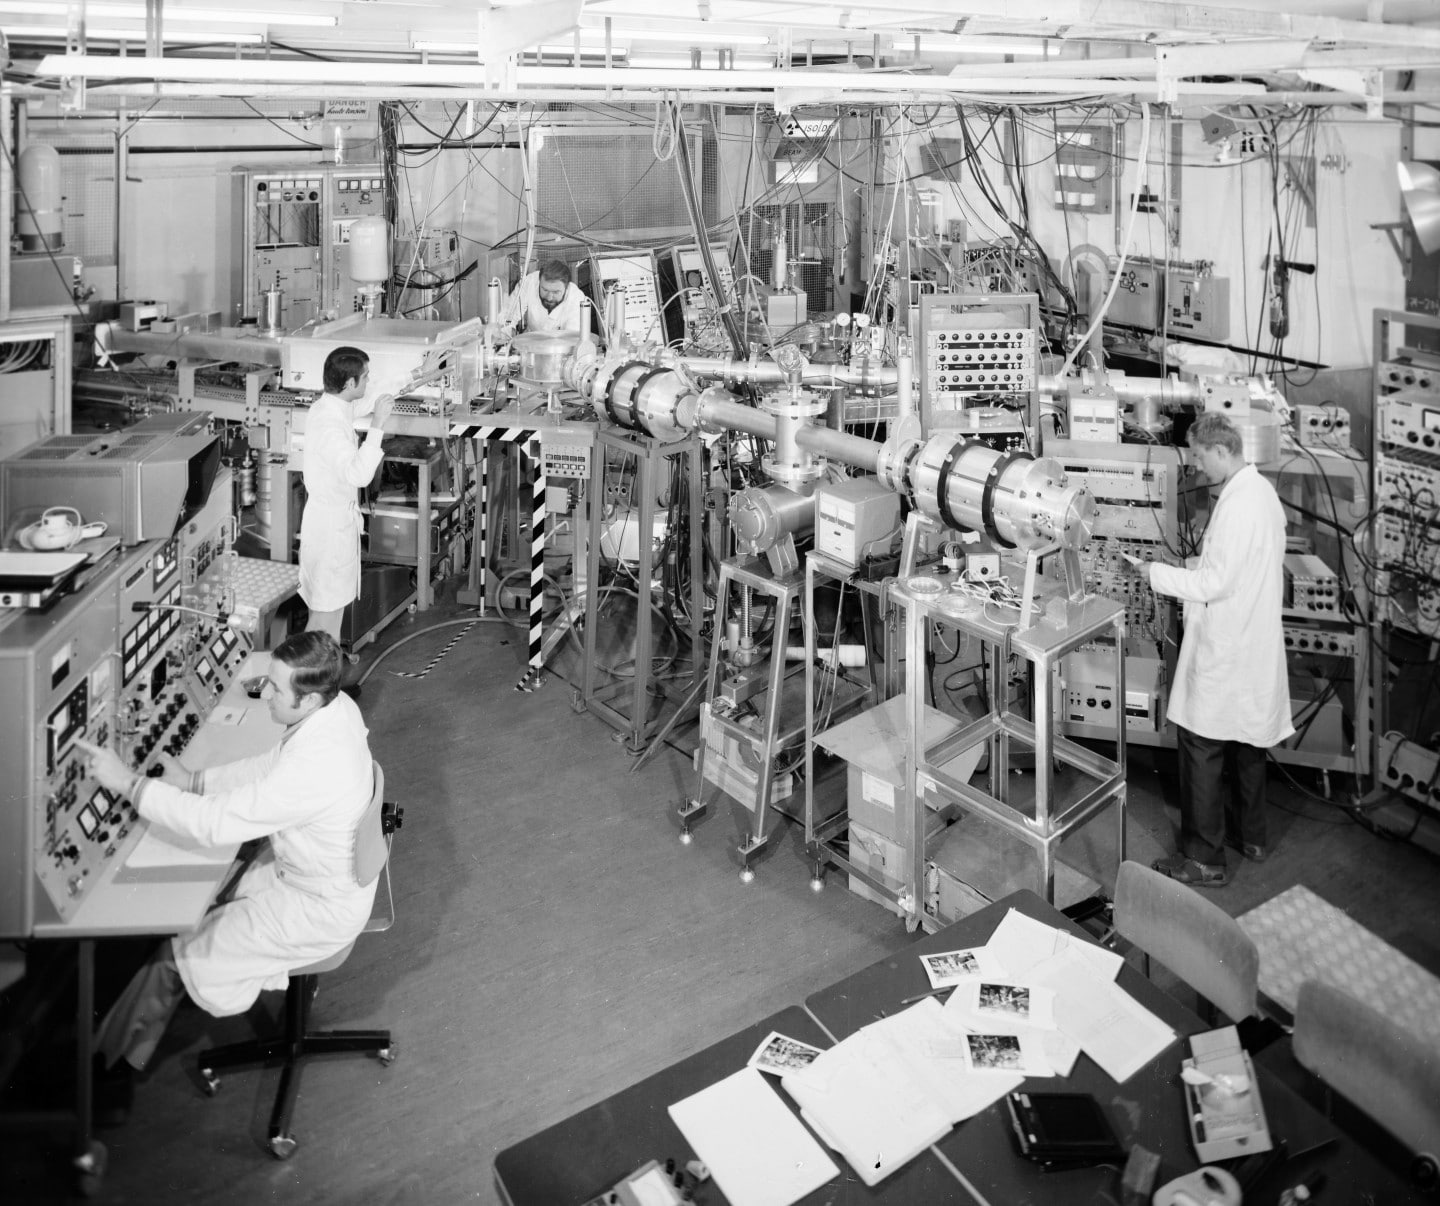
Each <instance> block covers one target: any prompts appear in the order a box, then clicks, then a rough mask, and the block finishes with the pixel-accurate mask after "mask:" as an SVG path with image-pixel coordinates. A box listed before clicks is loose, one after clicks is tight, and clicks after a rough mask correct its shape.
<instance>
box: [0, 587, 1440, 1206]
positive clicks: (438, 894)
mask: <svg viewBox="0 0 1440 1206" xmlns="http://www.w3.org/2000/svg"><path fill="white" fill-rule="evenodd" d="M471 615H473V613H468V612H460V611H457V610H456V609H454V608H453V607H449V608H440V609H437V610H434V611H431V612H428V613H424V614H421V615H419V616H415V617H412V618H410V619H408V620H406V621H402V622H401V623H400V624H398V625H396V626H394V627H392V629H391V630H390V631H389V632H388V633H387V634H386V635H385V636H384V638H382V641H381V642H380V645H379V649H380V650H382V651H384V650H389V649H391V648H392V647H394V646H396V645H397V644H398V643H400V642H402V641H403V642H404V643H403V644H401V645H400V647H399V648H395V649H394V652H387V653H385V655H384V656H383V658H382V660H381V661H380V662H379V663H378V665H375V666H374V668H373V670H372V672H371V673H370V675H369V678H368V679H367V681H366V682H365V686H364V694H363V698H362V701H361V703H362V710H363V712H364V714H365V716H366V719H367V721H368V723H369V725H370V728H371V742H372V749H373V751H374V753H375V755H376V757H377V758H378V759H379V760H380V762H381V763H382V765H383V766H384V767H385V770H386V775H387V784H388V790H387V795H389V796H391V797H393V798H395V799H397V800H399V801H400V802H401V803H402V804H403V805H404V808H405V821H404V827H403V829H402V830H401V832H400V833H399V834H398V835H397V838H396V843H395V847H394V853H393V858H392V871H393V882H394V889H395V896H396V906H397V911H398V920H397V923H396V925H395V927H394V928H393V929H391V930H390V931H389V932H387V933H385V934H379V935H373V936H367V937H364V938H362V939H361V941H360V942H359V944H358V945H357V946H356V948H355V951H354V953H353V954H352V956H351V957H350V959H349V961H348V962H347V963H346V964H345V965H344V966H343V967H342V968H341V969H339V970H338V971H336V972H334V973H332V974H330V975H328V976H327V977H326V978H325V979H324V981H323V984H322V987H321V990H320V995H319V998H318V1000H317V1003H316V1012H315V1022H316V1023H317V1024H319V1025H325V1026H339V1027H369V1026H388V1027H390V1028H391V1029H392V1031H393V1032H394V1035H395V1038H396V1042H397V1046H398V1058H397V1059H396V1061H395V1062H394V1063H393V1064H392V1065H391V1066H389V1067H383V1066H381V1065H380V1064H379V1063H378V1062H376V1061H374V1060H372V1059H365V1058H355V1057H348V1058H340V1059H331V1060H324V1061H320V1062H317V1063H314V1064H312V1065H310V1066H309V1067H307V1069H306V1070H305V1073H304V1079H303V1086H302V1090H301V1096H300V1103H299V1107H298V1111H297V1115H296V1124H295V1129H296V1136H297V1138H298V1140H299V1149H298V1151H297V1152H296V1154H295V1155H294V1157H293V1158H292V1159H291V1160H290V1161H289V1162H286V1163H279V1162H276V1161H275V1160H273V1159H272V1158H271V1157H270V1156H269V1155H268V1154H267V1153H266V1151H265V1150H264V1148H263V1140H264V1131H265V1125H266V1121H267V1118H268V1113H269V1107H270V1101H271V1097H272V1094H273V1092H274V1088H275V1084H276V1079H277V1075H278V1074H277V1073H276V1072H275V1071H273V1070H267V1071H261V1072H255V1071H251V1072H239V1073H231V1074H230V1075H228V1076H227V1077H226V1078H225V1081H224V1083H223V1085H222V1088H221V1091H220V1094H219V1095H218V1096H217V1097H215V1098H213V1099H211V1098H206V1097H204V1096H203V1095H202V1094H201V1092H200V1090H199V1086H198V1082H197V1080H196V1077H195V1072H194V1056H195V1055H196V1054H197V1053H198V1052H199V1051H200V1050H202V1049H203V1048H205V1047H207V1046H211V1045H214V1044H215V1043H220V1042H227V1041H233V1040H235V1039H237V1038H243V1037H248V1035H249V1034H250V1033H251V1031H252V1027H253V1025H254V1023H255V1022H256V1021H257V1019H258V1020H260V1021H262V1022H263V1020H264V1013H266V1012H268V1014H269V1016H271V1017H273V1016H274V1014H275V1011H276V1009H277V1008H278V1005H279V1001H280V996H279V994H267V995H266V997H265V998H264V1000H263V1003H262V1006H261V1011H262V1012H261V1013H257V1014H252V1015H250V1016H247V1017H241V1018H231V1019H225V1020H219V1021H217V1020H214V1019H210V1018H208V1017H207V1016H205V1015H204V1014H202V1013H200V1012H198V1011H196V1010H193V1009H189V1010H185V1011H182V1013H181V1014H180V1015H179V1016H178V1017H177V1019H176V1021H175V1023H174V1025H173V1026H172V1028H171V1030H170V1032H169V1034H168V1035H167V1038H166V1040H165V1043H164V1045H163V1046H162V1048H161V1050H160V1052H159V1053H158V1055H157V1057H156V1059H155V1061H154V1062H153V1063H152V1065H151V1068H150V1070H149V1071H148V1072H147V1074H146V1075H145V1076H144V1077H143V1078H142V1079H141V1080H140V1082H139V1084H138V1088H137V1094H136V1100H135V1106H134V1110H133V1113H132V1116H131V1119H130V1121H129V1122H128V1123H127V1124H126V1125H125V1126H123V1127H120V1128H117V1129H113V1130H106V1131H102V1132H101V1133H100V1137H101V1139H102V1140H103V1142H104V1143H105V1145H106V1147H107V1149H108V1154H109V1167H108V1171H107V1172H106V1175H105V1177H104V1180H103V1183H102V1184H101V1187H100V1190H99V1193H98V1195H97V1196H96V1197H95V1198H94V1199H93V1200H94V1201H97V1202H100V1203H113V1204H117V1206H118V1204H121V1203H127V1204H142V1203H143V1204H146V1206H153V1204H157V1203H185V1204H187V1206H242V1204H244V1206H249V1204H253V1203H258V1202H264V1203H275V1204H282V1203H314V1202H323V1203H347V1204H348V1203H355V1204H357V1206H358V1204H360V1203H365V1204H368V1206H384V1204H389V1203H394V1204H397V1206H399V1204H402V1203H403V1204H406V1206H420V1204H422V1203H423V1204H426V1206H443V1204H449V1203H458V1202H478V1203H481V1204H483V1206H489V1204H491V1203H494V1202H497V1201H498V1197H497V1195H496V1191H495V1188H494V1185H493V1176H492V1170H491V1161H492V1159H493V1157H494V1155H495V1153H496V1152H498V1151H500V1150H502V1149H503V1148H505V1147H507V1146H509V1145H510V1144H512V1143H514V1142H516V1141H518V1140H520V1139H522V1138H524V1137H526V1136H527V1135H529V1134H532V1133H533V1132H535V1131H537V1130H539V1129H541V1128H543V1127H545V1126H548V1125H549V1124H551V1123H553V1122H556V1121H559V1120H560V1119H561V1118H563V1117H565V1116H567V1115H568V1114H570V1113H573V1112H574V1111H576V1110H578V1109H581V1108H583V1107H585V1106H587V1105H589V1104H591V1103H593V1102H595V1101H598V1100H601V1099H603V1098H604V1097H606V1096H608V1095H609V1094H610V1093H612V1092H614V1091H616V1090H618V1089H620V1088H622V1087H624V1086H625V1085H628V1084H630V1083H632V1082H634V1081H636V1080H639V1079H641V1078H643V1077H645V1076H647V1075H649V1074H650V1073H652V1072H654V1071H656V1070H657V1069H659V1068H661V1067H664V1066H666V1065H667V1064H670V1063H672V1062H674V1061H675V1060H677V1059H680V1058H682V1057H684V1056H686V1055H688V1054H690V1053H692V1052H694V1051H696V1050H698V1049H700V1048H702V1047H704V1046H706V1045H708V1044H709V1043H711V1042H712V1041H714V1040H716V1039H718V1038H721V1037H723V1036H725V1035H726V1034H729V1033H731V1032H733V1031H734V1030H737V1029H739V1028H741V1027H742V1026H744V1025H747V1024H749V1023H751V1022H753V1021H755V1020H757V1019H759V1018H761V1017H763V1016H765V1015H766V1014H768V1013H771V1012H773V1011H775V1010H777V1009H779V1008H781V1007H783V1006H785V1005H788V1004H792V1003H796V1002H800V1001H802V1000H803V999H804V997H805V996H806V995H808V994H809V993H811V992H814V991H816V990H817V989H819V988H822V987H824V986H825V985H827V984H829V983H831V982H833V981H835V980H837V979H839V978H841V977H843V976H845V975H848V974H849V973H851V972H853V971H855V970H857V969H859V968H861V967H863V966H866V965H867V964H869V963H871V962H873V961H874V960H875V959H877V958H880V957H882V956H884V955H886V954H888V953H892V952H895V951H898V950H901V949H903V948H904V947H905V946H906V945H907V944H908V943H909V942H910V941H912V936H911V935H908V934H907V933H906V932H905V929H904V927H903V925H902V924H901V923H900V922H899V921H898V920H897V919H896V918H894V917H893V916H891V915H890V914H889V913H887V912H886V911H884V910H883V909H882V908H880V907H879V906H878V905H875V904H873V903H870V902H867V901H864V900H862V899H860V898H859V897H857V896H854V895H852V894H851V893H849V892H848V891H846V890H845V888H844V886H843V881H842V878H841V877H840V876H838V875H836V874H834V873H833V872H832V873H831V874H830V875H829V876H828V877H827V879H826V884H825V887H824V890H823V891H821V892H819V893H815V892H812V891H811V888H810V871H809V863H808V861H807V860H806V859H805V857H804V846H803V840H802V839H803V830H801V829H800V828H799V827H798V826H796V825H794V824H782V825H781V827H780V829H779V831H778V832H777V833H776V835H775V837H774V839H773V840H772V842H771V844H770V847H769V849H768V851H767V852H766V853H765V855H764V856H762V857H761V858H760V860H759V861H758V864H757V872H758V874H757V877H756V879H755V881H754V882H753V883H751V884H748V885H747V884H742V883H741V881H740V878H739V875H738V872H739V862H738V858H737V856H736V855H735V853H734V848H735V846H736V844H737V839H738V837H739V835H740V833H741V818H742V817H743V816H745V815H748V814H741V813H732V812H731V811H729V810H724V809H712V810H711V811H710V812H709V813H708V814H706V816H705V817H704V819H703V820H702V822H701V823H700V824H698V825H697V827H696V829H695V835H694V841H693V843H692V844H690V845H689V846H682V845H681V844H680V843H679V842H678V841H677V840H676V839H677V834H678V832H679V826H678V823H677V821H676V820H675V817H674V806H675V804H676V802H677V801H678V800H679V799H680V798H681V797H682V796H683V795H684V794H686V792H687V791H689V790H690V789H691V787H692V785H693V784H692V780H693V772H692V771H691V769H690V763H689V759H688V757H687V756H686V753H685V752H682V750H683V751H688V749H689V748H690V747H691V746H693V743H694V740H695V738H694V728H693V726H690V727H689V728H688V729H687V730H684V731H682V732H681V733H680V734H679V735H678V737H677V740H676V745H677V746H680V747H682V749H672V748H666V749H664V750H662V751H661V752H660V753H659V754H658V755H657V756H656V757H654V758H653V759H652V760H651V761H650V762H649V763H648V764H647V765H646V766H645V767H644V768H643V769H642V770H641V771H640V772H639V773H631V772H630V766H631V759H630V757H629V755H627V753H626V752H625V750H624V748H623V747H622V745H621V744H619V742H618V741H617V740H616V735H615V734H614V733H613V732H612V730H611V729H610V728H609V727H607V726H606V725H605V724H603V723H601V722H600V721H599V720H597V719H596V718H595V717H593V716H589V715H585V714H583V713H579V712H577V711H576V710H575V709H574V708H573V707H572V698H573V697H572V687H571V684H570V683H569V682H567V681H566V680H565V678H564V677H561V676H560V675H557V674H551V675H548V676H547V680H546V682H545V684H544V685H543V686H542V687H541V688H540V689H539V690H538V691H535V692H533V693H529V694H526V693H520V692H517V691H516V690H514V685H515V683H516V681H517V680H518V679H519V677H520V674H521V670H522V668H523V661H524V656H525V642H524V637H523V634H522V633H521V632H519V630H516V629H512V628H509V627H507V626H506V625H504V624H503V623H497V622H492V621H486V622H481V623H476V624H474V625H473V626H471V627H469V628H465V627H464V626H463V625H461V624H458V623H455V624H446V625H445V626H436V625H439V624H441V622H442V621H448V620H455V619H465V618H468V617H470V616H471ZM416 634H419V635H416ZM411 636H414V637H415V639H413V640H406V639H405V638H408V637H411ZM457 637H458V639H455V638H457ZM452 640H454V644H453V647H451V648H450V649H449V650H448V652H446V653H445V654H444V656H443V657H441V658H440V659H439V660H438V661H436V662H434V664H433V665H431V664H430V663H431V662H432V659H434V658H435V657H436V655H437V654H438V653H440V652H441V650H443V649H444V648H445V647H446V646H447V645H449V644H450V643H451V641H452ZM376 654H377V650H376V649H375V648H374V647H372V648H371V649H368V650H366V651H365V653H364V655H363V656H362V663H364V664H369V663H372V662H374V660H375V657H376ZM560 664H561V669H562V672H565V671H566V668H567V667H568V668H570V669H569V671H568V672H570V673H572V674H573V667H574V665H575V661H574V658H573V656H572V655H571V654H570V652H569V651H567V652H566V653H565V654H564V655H563V656H562V658H561V663H560ZM427 666H428V667H429V668H428V670H427ZM422 672H423V675H424V676H423V677H418V678H417V677H405V675H419V674H421V673H422ZM577 681H578V680H577ZM1131 761H1132V771H1131V775H1130V780H1129V782H1130V793H1129V799H1130V815H1131V824H1130V830H1129V840H1130V851H1131V857H1135V858H1140V859H1143V860H1147V861H1148V859H1149V858H1151V857H1154V856H1155V855H1156V854H1158V853H1161V852H1163V851H1166V850H1168V849H1170V848H1171V846H1172V842H1173V838H1172V836H1171V826H1172V825H1173V823H1174V819H1175V815H1176V814H1175V812H1174V810H1173V808H1171V807H1170V806H1168V805H1167V804H1166V803H1165V800H1166V798H1167V797H1173V795H1174V783H1173V771H1171V770H1170V767H1169V761H1168V758H1167V756H1166V755H1164V754H1157V753H1152V752H1149V751H1145V750H1143V749H1132V759H1131ZM1296 777H1297V781H1298V783H1299V785H1300V786H1301V787H1303V788H1307V789H1309V790H1311V791H1318V790H1319V788H1320V787H1321V784H1320V781H1319V780H1318V778H1317V777H1315V776H1314V775H1313V774H1302V773H1298V772H1297V775H1296ZM1342 786H1343V785H1342V784H1338V783H1337V784H1336V787H1337V788H1339V787H1342ZM1272 801H1273V825H1274V829H1275V833H1276V835H1277V837H1278V839H1279V849H1278V851H1277V853H1276V854H1275V855H1274V856H1273V857H1272V858H1271V859H1270V860H1269V861H1268V862H1266V863H1264V864H1263V865H1257V864H1253V863H1245V864H1243V865H1242V866H1241V867H1240V869H1239V871H1238V873H1237V875H1236V876H1235V878H1234V880H1233V882H1232V883H1231V885H1230V886H1229V887H1227V888H1226V889H1224V890H1223V891H1220V892H1217V893H1215V895H1214V899H1215V900H1217V901H1218V902H1219V903H1221V904H1222V906H1223V907H1225V908H1226V909H1227V910H1228V911H1230V912H1232V913H1237V914H1238V913H1240V912H1243V911H1244V910H1245V909H1247V908H1249V907H1251V906H1252V905H1254V904H1256V903H1258V902H1260V901H1261V900H1264V899H1267V898H1268V897H1270V896H1272V895H1274V894H1275V893H1276V892H1279V891H1281V890H1282V889H1284V888H1285V887H1288V886H1290V885H1291V884H1293V883H1295V882H1303V883H1305V884H1307V885H1309V886H1310V887H1312V888H1313V889H1314V890H1315V891H1317V892H1319V893H1320V894H1321V895H1323V896H1325V897H1326V898H1327V899H1329V900H1330V901H1332V902H1333V903H1335V904H1337V905H1339V906H1341V907H1343V908H1345V909H1346V910H1348V911H1349V912H1350V913H1351V914H1352V915H1353V916H1354V917H1355V918H1356V919H1357V920H1359V921H1360V922H1361V923H1362V924H1364V925H1366V926H1368V927H1370V928H1371V929H1372V930H1373V931H1374V932H1376V933H1377V934H1378V935H1380V936H1381V937H1382V938H1384V939H1385V940H1386V941H1388V942H1390V943H1392V944H1393V945H1395V946H1396V947H1398V948H1400V949H1401V950H1402V951H1404V952H1405V953H1406V954H1408V955H1409V956H1411V957H1412V958H1414V959H1416V960H1417V961H1419V962H1420V963H1421V964H1422V965H1424V966H1426V967H1427V968H1428V969H1429V970H1431V971H1432V972H1435V973H1436V974H1440V907H1437V906H1440V879H1437V876H1436V870H1437V866H1440V863H1437V860H1436V858H1435V857H1434V856H1433V855H1431V854H1429V853H1427V852H1426V851H1424V850H1422V849H1419V848H1417V847H1416V846H1413V845H1406V844H1404V843H1401V842H1396V841H1387V840H1383V839H1381V838H1378V837H1375V836H1373V835H1372V834H1370V833H1368V832H1366V831H1365V830H1364V829H1362V828H1360V827H1359V826H1357V825H1355V824H1354V823H1353V822H1351V821H1350V820H1348V819H1347V818H1346V817H1345V815H1344V814H1343V813H1341V812H1339V811H1338V810H1336V809H1334V808H1332V807H1329V806H1327V805H1325V804H1324V803H1322V802H1320V801H1318V800H1316V799H1313V798H1310V797H1308V796H1306V795H1304V794H1301V792H1300V791H1297V790H1296V789H1294V788H1292V787H1290V786H1289V785H1288V784H1287V783H1286V782H1285V781H1284V780H1283V779H1281V778H1278V777H1275V778H1273V779H1272ZM1110 886H1111V885H1109V884H1106V885H1105V887H1106V889H1107V891H1108V889H1109V887H1110ZM64 1074H65V1072H64V1069H63V1068H61V1067H57V1068H56V1070H55V1076H56V1077H60V1076H63V1075H64ZM655 1154H656V1156H658V1157H660V1158H664V1156H666V1155H667V1154H668V1153H664V1152H657V1153H655ZM62 1156H63V1152H62V1151H60V1150H59V1149H56V1148H54V1147H53V1146H50V1145H46V1144H45V1143H42V1142H39V1141H35V1142H30V1141H25V1142H17V1141H16V1140H14V1139H12V1138H0V1159H3V1169H0V1200H3V1201H6V1202H10V1203H17V1204H18V1203H22V1202H52V1201H63V1200H65V1199H66V1198H67V1197H68V1196H69V1192H70V1180H69V1178H68V1177H67V1176H65V1175H64V1173H63V1159H62ZM604 1188H606V1186H596V1191H597V1192H599V1191H600V1190H602V1189H604Z"/></svg>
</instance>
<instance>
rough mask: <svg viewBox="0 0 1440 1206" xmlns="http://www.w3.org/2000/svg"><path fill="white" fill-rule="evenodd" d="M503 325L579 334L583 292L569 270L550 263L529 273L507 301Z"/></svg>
mask: <svg viewBox="0 0 1440 1206" xmlns="http://www.w3.org/2000/svg"><path fill="white" fill-rule="evenodd" d="M500 321H501V322H503V323H504V324H505V325H506V326H508V327H510V328H511V329H513V330H516V331H543V332H547V333H548V332H554V331H579V330H580V290H579V289H578V288H577V287H576V286H575V284H574V283H573V282H572V281H571V279H570V268H569V266H568V265H566V264H562V263H561V262H560V261H559V260H550V261H548V262H547V263H545V264H543V265H541V267H540V271H539V272H527V273H526V274H525V276H524V277H523V278H522V279H521V281H520V283H519V284H518V285H516V286H515V288H514V289H513V290H511V293H510V296H509V297H508V298H506V299H505V305H504V306H503V307H502V308H501V311H500Z"/></svg>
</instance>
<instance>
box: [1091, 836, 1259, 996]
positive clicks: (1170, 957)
mask: <svg viewBox="0 0 1440 1206" xmlns="http://www.w3.org/2000/svg"><path fill="white" fill-rule="evenodd" d="M1115 931H1116V933H1118V934H1119V935H1120V936H1121V937H1123V938H1125V939H1126V940H1128V941H1129V942H1131V943H1133V944H1134V945H1135V946H1137V947H1139V948H1140V950H1141V952H1142V953H1143V955H1144V957H1145V974H1146V975H1147V976H1148V975H1149V974H1150V957H1151V956H1152V955H1153V956H1154V957H1155V958H1156V959H1159V960H1160V962H1162V963H1163V964H1165V966H1166V967H1168V968H1169V969H1170V970H1171V971H1172V972H1174V973H1175V975H1177V976H1178V977H1179V978H1180V979H1181V980H1184V981H1185V983H1186V984H1188V985H1190V987H1191V988H1193V989H1194V990H1195V991H1196V992H1197V993H1199V995H1200V997H1201V1000H1202V1001H1203V1002H1204V1003H1205V1005H1206V1008H1205V1009H1202V1011H1201V1012H1202V1015H1203V1014H1205V1013H1206V1012H1208V1013H1209V1014H1210V1015H1211V1019H1212V1020H1213V1014H1214V1009H1215V1008H1218V1009H1219V1010H1220V1012H1221V1013H1223V1014H1225V1016H1226V1017H1228V1018H1229V1019H1230V1020H1231V1021H1232V1022H1239V1021H1241V1020H1242V1019H1244V1018H1247V1017H1250V1016H1251V1015H1252V1014H1254V1013H1255V1012H1256V987H1255V984H1256V979H1257V978H1258V976H1259V973H1260V952H1259V951H1258V950H1257V949H1256V947H1255V943H1254V942H1253V941H1252V940H1251V939H1250V937H1249V935H1247V934H1246V933H1245V931H1244V930H1242V929H1241V928H1240V926H1239V925H1238V924H1237V923H1236V921H1235V919H1234V918H1233V917H1231V916H1230V915H1229V914H1228V913H1226V912H1225V910H1224V909H1222V908H1220V907H1219V906H1218V905H1216V904H1215V903H1213V902H1212V901H1210V900H1207V899H1206V898H1205V897H1204V896H1202V895H1201V894H1200V893H1199V892H1197V891H1195V889H1193V888H1190V887H1187V886H1186V885H1185V884H1182V883H1178V882H1176V881H1175V880H1173V879H1171V878H1170V877H1169V876H1166V875H1161V874H1160V872H1158V871H1153V870H1151V869H1150V868H1149V867H1145V866H1142V865H1141V864H1139V863H1135V862H1129V861H1126V862H1123V863H1121V864H1120V872H1119V874H1118V875H1117V876H1116V878H1115Z"/></svg>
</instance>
